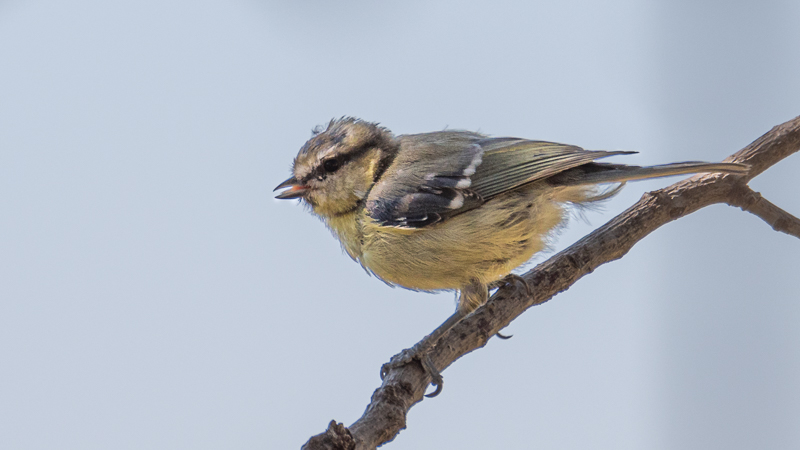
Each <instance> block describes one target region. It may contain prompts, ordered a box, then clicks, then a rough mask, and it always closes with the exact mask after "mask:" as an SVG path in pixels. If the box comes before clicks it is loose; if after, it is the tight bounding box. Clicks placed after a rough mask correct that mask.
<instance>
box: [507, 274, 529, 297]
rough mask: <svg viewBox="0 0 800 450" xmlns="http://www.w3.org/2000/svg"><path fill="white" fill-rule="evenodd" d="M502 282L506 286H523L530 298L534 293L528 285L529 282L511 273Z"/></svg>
mask: <svg viewBox="0 0 800 450" xmlns="http://www.w3.org/2000/svg"><path fill="white" fill-rule="evenodd" d="M501 281H503V282H504V283H505V284H506V285H520V284H521V285H522V287H524V288H525V293H526V294H528V295H529V296H530V295H531V294H532V293H533V291H532V290H531V286H530V285H529V284H528V280H526V279H525V278H522V277H521V276H519V275H517V274H515V273H510V274H508V275H506V276H505V277H504V278H503V279H502V280H501Z"/></svg>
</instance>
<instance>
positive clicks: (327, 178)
mask: <svg viewBox="0 0 800 450" xmlns="http://www.w3.org/2000/svg"><path fill="white" fill-rule="evenodd" d="M396 153H397V143H396V141H395V138H394V136H392V134H391V132H389V131H388V130H387V129H385V128H382V127H380V126H378V125H377V124H374V123H370V122H364V121H362V120H359V119H355V118H351V117H345V118H342V119H338V120H332V121H331V122H330V123H329V124H328V127H327V128H326V129H325V130H324V131H323V130H322V129H321V128H318V129H316V130H315V131H314V135H313V136H312V137H311V139H309V140H308V142H306V143H305V145H303V147H302V148H301V149H300V152H299V153H298V154H297V157H295V159H294V164H293V166H292V176H291V177H290V178H289V179H287V180H286V181H284V182H283V183H281V184H279V185H278V187H276V188H275V190H278V189H284V191H282V192H281V193H279V194H278V195H276V196H275V198H281V199H290V198H302V199H303V200H305V201H306V202H307V203H308V204H309V205H310V206H311V207H312V208H313V210H314V212H315V213H316V214H319V215H320V216H323V217H328V218H329V217H335V216H338V215H342V214H347V213H349V212H351V211H355V210H357V209H358V208H359V207H360V206H361V205H362V204H363V200H364V199H365V198H366V196H367V194H368V193H369V191H370V189H371V188H372V186H373V185H374V184H375V182H376V181H377V180H378V179H379V178H380V176H381V175H382V174H383V172H384V171H385V170H386V168H387V167H388V165H389V164H390V163H391V161H392V160H393V159H394V155H395V154H396Z"/></svg>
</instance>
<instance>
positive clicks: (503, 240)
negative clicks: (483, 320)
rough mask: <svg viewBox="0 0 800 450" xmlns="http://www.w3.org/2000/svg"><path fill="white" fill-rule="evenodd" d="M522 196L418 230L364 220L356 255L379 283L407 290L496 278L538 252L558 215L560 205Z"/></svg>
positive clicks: (433, 288) (485, 205) (490, 280)
mask: <svg viewBox="0 0 800 450" xmlns="http://www.w3.org/2000/svg"><path fill="white" fill-rule="evenodd" d="M521 194H523V193H519V194H518V195H516V196H513V197H511V196H508V197H505V198H502V199H496V200H492V201H490V202H487V203H486V204H484V205H483V206H482V207H480V208H478V209H475V210H472V211H468V212H465V213H463V214H459V215H457V216H455V217H452V218H450V219H448V220H446V221H445V222H443V223H440V224H436V225H432V226H429V227H426V228H421V229H417V230H398V229H394V228H390V227H381V226H379V225H377V224H375V223H372V222H368V223H367V224H365V226H364V240H363V245H362V248H361V256H360V258H359V259H360V260H361V263H362V264H363V265H364V266H365V267H366V268H367V269H369V270H370V271H371V272H373V273H374V274H376V275H377V276H378V277H380V278H381V279H383V280H384V281H386V282H389V283H392V284H396V285H399V286H403V287H406V288H409V289H419V290H437V289H460V288H461V287H463V286H465V285H467V284H469V283H470V282H471V281H472V280H477V281H479V282H481V283H484V284H488V283H491V282H493V281H496V280H498V279H500V278H502V277H504V276H506V275H508V274H509V273H510V272H511V271H512V270H513V269H514V268H516V267H518V266H520V265H522V264H524V263H525V262H527V261H528V260H529V259H530V258H531V257H532V256H533V255H534V253H536V252H538V251H540V250H541V249H542V248H543V247H544V241H543V239H544V238H545V236H546V235H547V234H548V233H549V231H550V230H552V229H553V228H554V227H556V226H557V225H558V223H559V222H561V220H562V217H563V211H562V207H561V205H559V204H556V203H554V202H551V201H549V200H546V199H541V198H537V197H536V196H531V197H528V196H524V195H521ZM521 197H522V198H521ZM528 198H530V199H531V200H530V201H528ZM520 201H524V202H525V203H523V204H522V205H520V203H519V202H520ZM528 205H530V206H528Z"/></svg>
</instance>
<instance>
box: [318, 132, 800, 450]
mask: <svg viewBox="0 0 800 450" xmlns="http://www.w3.org/2000/svg"><path fill="white" fill-rule="evenodd" d="M798 150H800V117H796V118H794V119H793V120H790V121H788V122H786V123H783V124H781V125H778V126H776V127H774V128H773V129H772V130H770V131H769V132H768V133H766V134H764V135H763V136H761V137H760V138H758V139H757V140H755V141H754V142H753V143H751V144H750V145H748V146H747V147H745V148H744V149H742V150H741V151H739V152H737V153H735V154H733V155H731V156H730V157H728V158H726V159H725V161H726V162H738V163H745V164H749V165H750V166H751V169H750V172H749V173H748V175H746V176H734V175H720V174H708V175H697V176H694V177H692V178H689V179H686V180H683V181H680V182H678V183H675V184H673V185H671V186H669V187H666V188H664V189H661V190H658V191H654V192H650V193H647V194H645V195H644V196H642V198H641V199H640V200H639V201H638V202H637V203H636V204H634V205H633V206H631V207H630V208H628V209H627V210H626V211H624V212H623V213H621V214H620V215H618V216H617V217H615V218H613V219H612V220H611V221H609V222H608V223H606V224H605V225H603V226H602V227H600V228H598V229H597V230H595V231H594V232H592V233H590V234H589V235H587V236H586V237H584V238H583V239H581V240H580V241H578V242H576V243H575V244H573V245H572V246H570V247H569V248H567V249H566V250H564V251H562V252H560V253H558V254H556V255H554V256H553V257H552V258H550V259H549V260H547V261H545V262H544V263H542V264H539V265H538V266H536V267H535V268H534V269H532V270H531V271H529V272H528V273H526V274H525V275H524V276H523V277H524V278H525V279H526V280H527V281H528V283H529V284H530V285H531V286H535V287H536V288H535V289H534V292H533V295H531V296H527V295H525V293H524V292H522V291H521V290H509V289H501V290H499V291H498V292H497V293H495V295H493V296H492V298H491V299H489V302H487V304H486V305H484V306H483V307H481V308H479V309H478V310H476V311H475V312H474V313H473V314H471V315H469V316H468V317H466V318H465V319H464V320H462V321H461V322H459V323H458V325H456V326H455V327H454V328H453V329H452V330H450V332H449V333H447V334H446V335H444V336H443V337H442V338H441V339H440V340H439V342H438V343H437V345H436V347H435V348H434V350H433V352H432V353H431V358H432V361H433V363H434V365H435V366H436V367H438V368H440V370H444V369H445V368H447V367H448V366H449V365H450V364H452V363H453V362H455V360H457V359H458V358H460V357H462V356H464V355H465V354H467V353H469V352H471V351H473V350H476V349H478V348H481V347H483V346H484V345H486V343H487V342H488V340H489V338H491V337H492V336H494V335H495V334H496V333H497V332H498V331H500V330H502V329H503V328H505V327H506V326H508V324H509V323H510V322H511V321H512V320H514V319H515V318H516V317H517V316H519V315H520V314H522V313H523V312H524V311H525V310H527V309H528V308H530V307H531V306H535V305H539V304H541V303H544V302H546V301H548V300H550V299H551V298H553V296H555V295H556V294H558V293H559V292H562V291H565V290H567V289H568V288H569V287H570V286H571V285H572V284H573V283H575V282H576V281H578V280H579V279H580V278H582V277H583V276H584V275H586V274H588V273H591V272H592V271H594V270H595V269H596V268H597V267H599V266H600V265H602V264H605V263H607V262H610V261H614V260H616V259H619V258H621V257H622V256H624V255H625V254H626V253H627V252H628V251H629V250H630V249H631V248H632V247H633V246H634V244H636V243H637V242H639V241H640V240H641V239H643V238H644V237H645V236H647V235H648V234H650V233H651V232H653V231H655V230H656V229H657V228H659V227H660V226H662V225H664V224H666V223H669V222H671V221H673V220H676V219H679V218H681V217H684V216H686V215H688V214H691V213H693V212H695V211H697V210H699V209H701V208H703V207H706V206H708V205H712V204H716V203H727V204H729V205H732V206H736V207H739V208H741V209H742V210H744V211H748V212H750V213H753V214H755V215H756V216H758V217H760V218H762V219H763V220H764V221H766V222H767V223H768V224H770V226H772V227H773V229H775V230H777V231H781V232H784V233H787V234H789V235H792V236H795V237H798V238H800V220H798V219H797V218H796V217H794V216H792V215H791V214H789V213H787V212H785V211H783V210H782V209H780V208H779V207H777V206H775V205H774V204H772V203H770V202H769V201H767V200H766V199H764V198H763V197H761V195H760V194H758V193H757V192H754V191H753V190H752V189H750V187H749V186H747V183H748V182H749V181H750V180H752V179H753V178H754V177H756V176H757V175H759V174H761V173H762V172H764V171H765V170H767V169H768V168H769V167H770V166H772V165H774V164H776V163H777V162H779V161H780V160H782V159H783V158H786V157H787V156H789V155H791V154H792V153H795V152H797V151H798ZM429 382H430V379H429V377H428V376H427V375H426V374H425V373H424V372H423V370H422V368H421V366H420V365H419V364H408V365H406V366H404V367H401V368H398V369H395V370H392V371H391V372H390V373H389V374H388V375H387V376H386V378H385V379H384V380H383V383H382V384H381V386H380V387H379V388H378V389H377V390H375V392H374V393H373V394H372V399H371V401H370V403H369V405H367V409H366V411H364V414H363V415H362V416H361V418H360V419H358V420H357V421H356V422H355V423H353V424H352V425H351V426H350V427H349V428H347V427H345V426H344V425H342V424H337V423H336V422H335V421H332V422H331V423H330V425H329V427H328V430H327V431H325V432H324V433H322V434H319V435H316V436H314V437H312V438H311V439H310V440H309V441H308V442H307V443H306V444H305V445H304V446H303V449H305V450H318V449H328V450H354V449H358V450H362V449H363V450H367V449H374V448H376V447H377V446H378V445H381V444H384V443H386V442H389V441H391V440H392V439H394V438H395V437H396V436H397V434H398V433H399V432H400V430H402V429H404V428H405V424H406V414H407V413H408V410H409V409H410V408H411V407H412V406H414V405H415V404H416V403H417V402H419V401H420V400H422V398H423V395H424V393H425V389H426V388H427V386H428V383H429Z"/></svg>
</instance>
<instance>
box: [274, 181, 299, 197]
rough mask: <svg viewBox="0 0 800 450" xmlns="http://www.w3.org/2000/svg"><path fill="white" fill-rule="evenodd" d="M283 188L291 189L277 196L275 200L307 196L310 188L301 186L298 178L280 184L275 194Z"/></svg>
mask: <svg viewBox="0 0 800 450" xmlns="http://www.w3.org/2000/svg"><path fill="white" fill-rule="evenodd" d="M283 188H289V189H287V190H285V191H283V192H281V193H280V194H278V195H276V196H275V198H280V199H287V198H299V197H303V196H305V195H306V193H307V192H308V186H305V185H302V184H300V182H299V181H297V178H295V177H291V178H289V179H288V180H286V181H284V182H283V183H281V184H279V185H278V187H276V188H275V189H273V192H274V191H277V190H278V189H283Z"/></svg>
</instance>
